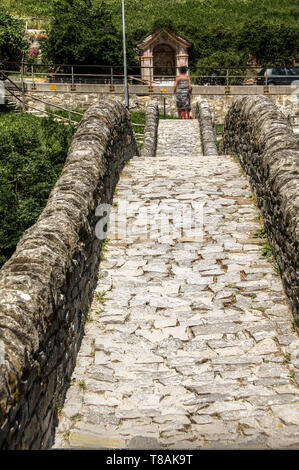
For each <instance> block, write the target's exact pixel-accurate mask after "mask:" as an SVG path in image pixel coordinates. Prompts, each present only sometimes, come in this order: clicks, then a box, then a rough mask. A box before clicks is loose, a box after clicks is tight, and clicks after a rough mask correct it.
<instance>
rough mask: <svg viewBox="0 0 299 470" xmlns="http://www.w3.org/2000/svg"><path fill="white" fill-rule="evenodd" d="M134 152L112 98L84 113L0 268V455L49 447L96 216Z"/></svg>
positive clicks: (97, 243)
mask: <svg viewBox="0 0 299 470" xmlns="http://www.w3.org/2000/svg"><path fill="white" fill-rule="evenodd" d="M136 154H138V150H137V145H136V142H135V139H134V137H133V131H132V127H131V122H130V117H129V113H128V111H127V110H126V108H125V107H124V106H123V105H122V104H121V103H120V101H119V100H112V99H107V100H103V101H99V103H98V104H96V105H94V106H92V107H91V108H90V109H89V110H88V111H87V112H86V113H85V115H84V117H83V119H82V121H81V123H80V125H79V127H78V130H77V132H76V134H75V136H74V137H73V140H72V142H71V146H70V149H69V152H68V156H67V160H66V163H65V166H64V168H63V170H62V174H61V176H60V178H59V180H58V182H57V183H56V185H55V187H54V188H53V190H52V192H51V194H50V197H49V200H48V203H47V206H46V207H45V209H44V211H43V212H42V214H41V215H40V217H39V219H38V221H37V222H36V224H35V225H33V226H32V227H31V228H29V229H28V230H27V231H26V232H25V233H24V234H23V236H22V238H21V240H20V242H19V243H18V245H17V248H16V251H15V253H14V254H13V256H12V257H11V259H10V260H9V261H8V262H7V263H6V264H5V265H4V266H3V267H2V269H1V270H0V344H1V347H2V349H3V350H2V353H3V352H4V354H5V355H4V363H3V361H1V362H0V448H1V449H45V448H48V447H51V445H52V438H53V429H54V426H55V424H56V420H57V413H58V409H59V406H60V405H61V403H62V401H63V397H64V393H65V389H66V385H67V383H68V380H69V379H70V377H71V374H72V371H73V368H74V365H75V360H76V354H77V352H78V350H79V346H80V339H81V337H82V334H83V330H84V321H85V317H86V314H87V310H88V307H89V304H90V302H91V300H92V296H93V290H94V287H95V284H96V282H97V279H96V276H97V267H98V263H99V253H100V249H101V245H102V240H99V239H98V238H97V237H96V234H95V227H96V224H97V222H98V220H99V217H97V216H96V215H95V209H96V207H97V205H98V203H100V202H101V203H110V202H111V201H112V196H113V191H114V188H115V185H116V182H117V180H118V175H119V172H120V171H121V169H122V167H123V165H124V162H125V161H127V160H129V159H130V158H131V157H132V156H134V155H136ZM1 357H2V359H3V355H2V356H1Z"/></svg>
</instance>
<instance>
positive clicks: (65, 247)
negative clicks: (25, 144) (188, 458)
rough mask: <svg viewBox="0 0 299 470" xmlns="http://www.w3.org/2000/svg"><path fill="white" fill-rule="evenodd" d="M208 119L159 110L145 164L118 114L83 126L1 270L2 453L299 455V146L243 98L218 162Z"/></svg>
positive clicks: (153, 114) (90, 117)
mask: <svg viewBox="0 0 299 470" xmlns="http://www.w3.org/2000/svg"><path fill="white" fill-rule="evenodd" d="M197 114H198V119H194V120H163V121H160V122H158V113H157V105H156V104H155V103H154V102H151V103H150V104H149V106H148V109H147V125H146V131H145V140H144V145H143V148H142V152H141V156H139V155H138V149H137V146H136V142H135V139H134V135H133V131H132V127H131V123H130V119H129V114H128V112H127V110H126V109H125V108H124V107H123V105H122V104H121V103H120V102H119V101H118V100H116V99H114V100H112V99H108V100H101V101H100V102H99V103H98V104H96V105H94V106H92V107H91V108H89V110H88V111H87V112H86V113H85V115H84V117H83V119H82V121H81V123H80V125H79V127H78V130H77V133H76V135H75V136H74V138H73V140H72V143H71V146H70V149H69V153H68V157H67V160H66V164H65V167H64V169H63V171H62V174H61V177H60V179H59V180H58V182H57V184H56V186H55V187H54V189H53V190H52V192H51V194H50V197H49V201H48V204H47V206H46V208H45V210H44V211H43V213H42V214H41V216H40V218H39V219H38V221H37V223H36V224H35V225H34V226H32V227H31V228H30V229H29V230H27V231H26V232H25V233H24V235H23V237H22V239H21V240H20V242H19V244H18V246H17V249H16V252H15V253H14V255H13V256H12V258H11V259H10V260H9V261H8V262H7V263H6V264H5V265H4V267H3V268H2V270H1V271H0V341H1V342H0V345H1V348H2V349H1V356H0V360H1V361H0V372H1V374H0V445H1V448H2V449H45V448H51V447H52V448H81V449H87V448H93V449H95V448H96V449H103V448H104V449H107V448H108V449H116V448H141V449H146V448H150V449H158V448H167V449H170V448H175V449H209V448H214V449H223V448H225V449H258V448H259V449H260V448H263V449H269V448H298V446H299V389H298V383H299V369H298V368H299V358H298V335H297V330H296V328H297V325H298V290H297V289H298V277H297V276H298V233H299V232H298V228H299V226H298V220H299V217H298V204H299V203H298V161H299V160H298V159H299V147H298V141H297V140H296V137H295V136H294V134H293V132H292V130H291V128H290V126H289V123H288V122H287V120H286V119H285V118H284V117H283V115H282V114H281V113H280V112H279V111H278V110H277V109H276V107H275V105H274V104H273V103H272V102H270V101H269V100H268V99H267V98H265V97H262V96H257V97H243V98H242V99H238V100H236V101H235V103H234V104H233V105H232V107H231V108H230V110H229V112H228V114H227V117H226V122H225V128H224V134H223V141H222V148H221V152H219V153H220V155H218V152H217V148H216V145H215V137H214V133H213V126H212V121H211V115H210V112H209V107H208V105H207V103H206V102H205V101H199V102H198V108H197ZM156 147H157V148H156ZM108 209H111V212H110V223H109V225H108V233H104V235H103V233H102V232H103V231H104V228H105V226H106V221H107V218H106V215H107V212H108ZM261 217H263V224H264V227H265V230H264V229H263V225H262V222H261ZM265 233H266V234H267V237H268V239H265V238H263V239H261V238H260V237H263V236H265ZM105 237H106V238H105ZM261 240H262V246H261V244H260V243H261ZM270 246H271V247H272V250H273V253H274V255H275V266H274V265H273V263H274V261H273V262H271V259H269V257H268V258H267V257H265V256H264V254H269V250H270ZM263 252H264V254H263ZM279 273H280V275H279Z"/></svg>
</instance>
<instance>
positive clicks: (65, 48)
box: [41, 0, 130, 65]
mask: <svg viewBox="0 0 299 470" xmlns="http://www.w3.org/2000/svg"><path fill="white" fill-rule="evenodd" d="M41 47H42V52H43V54H44V60H45V58H46V59H47V60H49V61H52V62H54V63H56V64H79V65H80V64H81V65H87V64H88V65H98V64H104V65H121V64H122V50H123V49H122V36H121V32H120V31H117V30H116V28H115V26H114V25H113V22H112V18H111V13H110V11H109V9H108V7H107V6H106V4H105V2H101V3H93V2H92V1H91V0H55V1H54V7H53V17H52V21H51V25H50V29H49V32H48V39H47V40H45V41H43V42H42V45H41ZM129 49H130V48H129Z"/></svg>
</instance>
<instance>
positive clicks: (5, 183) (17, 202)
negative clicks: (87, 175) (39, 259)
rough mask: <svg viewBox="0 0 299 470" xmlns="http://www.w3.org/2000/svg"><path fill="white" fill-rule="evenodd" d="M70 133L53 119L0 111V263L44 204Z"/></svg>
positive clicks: (64, 153)
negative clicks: (0, 112)
mask: <svg viewBox="0 0 299 470" xmlns="http://www.w3.org/2000/svg"><path fill="white" fill-rule="evenodd" d="M73 133H74V128H73V127H70V126H66V125H64V124H61V123H57V122H55V121H54V120H53V119H52V118H39V117H36V116H32V115H29V114H23V113H2V114H0V149H1V155H0V220H1V227H0V266H1V265H2V264H3V263H4V262H5V261H6V260H7V259H9V258H10V256H11V255H12V253H13V252H14V250H15V247H16V244H17V243H18V241H19V239H20V237H21V235H22V233H23V232H24V230H26V229H27V228H29V227H30V226H31V225H33V224H34V223H35V222H36V220H37V218H38V217H39V215H40V213H41V212H42V210H43V208H44V207H45V205H46V202H47V199H48V196H49V193H50V191H51V189H52V188H53V186H54V184H55V183H56V181H57V179H58V177H59V175H60V173H61V170H62V167H63V165H64V161H65V158H66V154H67V149H68V147H69V144H70V140H71V137H72V135H73Z"/></svg>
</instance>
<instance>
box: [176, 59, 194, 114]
mask: <svg viewBox="0 0 299 470" xmlns="http://www.w3.org/2000/svg"><path fill="white" fill-rule="evenodd" d="M187 71H188V67H186V66H183V67H180V68H179V75H178V76H177V78H176V81H175V83H174V89H173V93H174V94H175V95H176V107H177V111H178V118H179V119H192V117H191V114H190V112H191V104H190V98H191V93H192V85H191V80H190V77H189V75H187Z"/></svg>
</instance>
